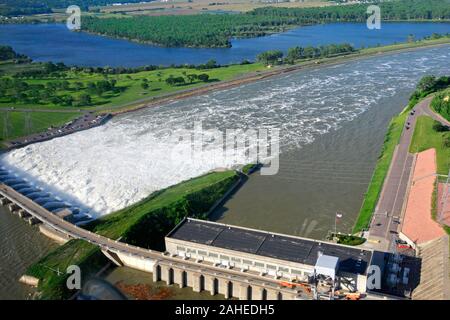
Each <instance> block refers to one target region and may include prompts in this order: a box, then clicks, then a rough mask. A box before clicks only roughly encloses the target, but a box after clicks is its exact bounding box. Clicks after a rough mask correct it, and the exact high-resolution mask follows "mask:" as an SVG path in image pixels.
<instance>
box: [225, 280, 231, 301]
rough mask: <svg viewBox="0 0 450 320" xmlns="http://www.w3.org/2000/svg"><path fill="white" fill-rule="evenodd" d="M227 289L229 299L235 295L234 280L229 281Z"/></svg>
mask: <svg viewBox="0 0 450 320" xmlns="http://www.w3.org/2000/svg"><path fill="white" fill-rule="evenodd" d="M227 291H228V297H226V298H227V299H230V298H232V297H233V282H232V281H228V286H227Z"/></svg>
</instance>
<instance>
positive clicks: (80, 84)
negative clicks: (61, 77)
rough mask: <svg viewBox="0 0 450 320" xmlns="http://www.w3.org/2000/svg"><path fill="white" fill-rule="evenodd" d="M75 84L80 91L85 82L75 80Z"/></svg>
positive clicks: (75, 87)
mask: <svg viewBox="0 0 450 320" xmlns="http://www.w3.org/2000/svg"><path fill="white" fill-rule="evenodd" d="M73 86H74V89H75V90H76V91H80V90H81V89H83V83H81V82H78V81H77V82H75V83H74V85H73Z"/></svg>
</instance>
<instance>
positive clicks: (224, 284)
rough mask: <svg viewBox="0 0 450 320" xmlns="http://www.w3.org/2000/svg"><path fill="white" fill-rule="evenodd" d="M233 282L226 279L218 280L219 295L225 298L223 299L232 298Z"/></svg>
mask: <svg viewBox="0 0 450 320" xmlns="http://www.w3.org/2000/svg"><path fill="white" fill-rule="evenodd" d="M233 289H234V288H233V282H231V281H230V280H227V279H219V293H221V294H223V295H224V296H225V299H230V298H231V297H233V293H234V292H233V291H234V290H233Z"/></svg>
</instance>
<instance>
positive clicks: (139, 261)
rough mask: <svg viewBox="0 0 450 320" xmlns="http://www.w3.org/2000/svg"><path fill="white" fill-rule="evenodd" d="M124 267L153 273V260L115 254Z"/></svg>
mask: <svg viewBox="0 0 450 320" xmlns="http://www.w3.org/2000/svg"><path fill="white" fill-rule="evenodd" d="M116 255H117V256H118V258H119V259H120V261H121V262H122V264H123V265H124V266H125V267H130V268H133V269H137V270H140V271H144V272H153V266H154V264H155V260H154V259H144V258H143V257H138V256H132V255H128V254H123V253H116Z"/></svg>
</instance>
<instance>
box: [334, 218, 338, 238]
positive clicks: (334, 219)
mask: <svg viewBox="0 0 450 320" xmlns="http://www.w3.org/2000/svg"><path fill="white" fill-rule="evenodd" d="M337 215H338V213H337V212H336V214H335V215H334V237H335V236H336V231H337V230H336V229H337V228H336V220H337ZM334 237H333V238H334Z"/></svg>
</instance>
